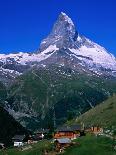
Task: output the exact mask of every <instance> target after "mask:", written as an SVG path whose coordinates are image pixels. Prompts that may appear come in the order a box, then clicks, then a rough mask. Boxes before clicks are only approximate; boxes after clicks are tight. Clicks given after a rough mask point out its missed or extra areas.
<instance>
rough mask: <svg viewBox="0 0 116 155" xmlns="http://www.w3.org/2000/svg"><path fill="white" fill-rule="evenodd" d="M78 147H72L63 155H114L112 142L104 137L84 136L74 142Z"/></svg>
mask: <svg viewBox="0 0 116 155" xmlns="http://www.w3.org/2000/svg"><path fill="white" fill-rule="evenodd" d="M76 141H78V142H79V143H80V145H79V146H72V147H70V148H68V149H67V150H66V152H65V153H64V154H63V155H116V152H115V151H114V150H113V147H112V144H113V141H112V140H111V139H109V138H106V137H95V136H86V137H81V138H79V139H78V140H76Z"/></svg>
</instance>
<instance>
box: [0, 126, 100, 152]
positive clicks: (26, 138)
mask: <svg viewBox="0 0 116 155" xmlns="http://www.w3.org/2000/svg"><path fill="white" fill-rule="evenodd" d="M49 132H50V131H49V129H40V130H38V131H36V132H34V134H32V135H15V136H14V137H13V138H12V142H13V145H14V147H20V146H23V145H24V144H33V143H37V142H38V141H39V140H42V139H46V138H47V135H48V134H49ZM86 133H93V134H99V133H103V128H101V127H99V126H92V127H82V126H81V125H79V124H76V125H69V126H67V125H65V126H61V127H58V128H57V129H56V130H55V131H54V133H53V134H52V138H53V141H54V144H55V148H56V149H61V148H62V147H67V146H69V145H70V144H71V141H72V140H74V139H77V138H78V137H80V136H84V135H85V134H86ZM0 146H1V147H3V145H2V144H1V145H0Z"/></svg>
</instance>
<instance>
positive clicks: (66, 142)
mask: <svg viewBox="0 0 116 155" xmlns="http://www.w3.org/2000/svg"><path fill="white" fill-rule="evenodd" d="M54 145H55V149H56V151H60V150H61V149H64V148H66V147H68V146H70V145H71V140H70V139H69V138H59V139H56V140H55V141H54Z"/></svg>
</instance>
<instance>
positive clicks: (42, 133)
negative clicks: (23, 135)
mask: <svg viewBox="0 0 116 155" xmlns="http://www.w3.org/2000/svg"><path fill="white" fill-rule="evenodd" d="M48 133H49V129H39V130H37V131H36V132H34V135H33V138H34V139H35V140H36V141H39V140H42V139H44V138H46V137H47V135H48Z"/></svg>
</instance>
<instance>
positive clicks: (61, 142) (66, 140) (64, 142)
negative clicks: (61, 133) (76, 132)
mask: <svg viewBox="0 0 116 155" xmlns="http://www.w3.org/2000/svg"><path fill="white" fill-rule="evenodd" d="M55 142H58V143H60V144H69V143H71V140H70V139H69V138H59V139H56V140H55Z"/></svg>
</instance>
